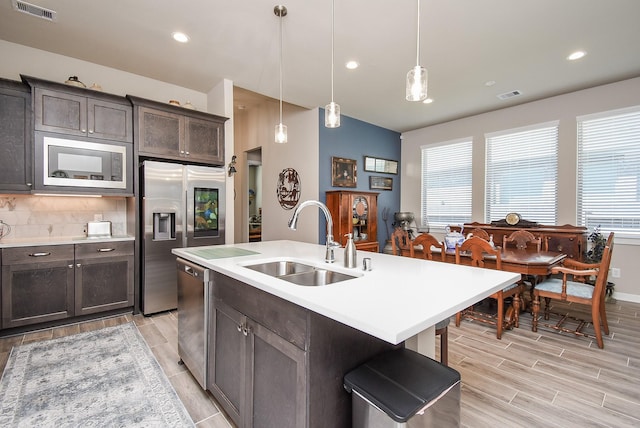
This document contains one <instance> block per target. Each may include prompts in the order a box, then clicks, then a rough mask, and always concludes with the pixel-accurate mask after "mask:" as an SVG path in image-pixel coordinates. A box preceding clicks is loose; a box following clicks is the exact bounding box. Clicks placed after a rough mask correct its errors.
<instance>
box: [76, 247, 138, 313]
mask: <svg viewBox="0 0 640 428" xmlns="http://www.w3.org/2000/svg"><path fill="white" fill-rule="evenodd" d="M133 245H134V244H133V241H122V242H104V243H91V244H76V249H75V252H76V253H75V314H76V315H85V314H93V313H97V312H104V311H108V310H111V309H120V308H126V307H130V306H133Z"/></svg>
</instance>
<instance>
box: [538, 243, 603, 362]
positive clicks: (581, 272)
mask: <svg viewBox="0 0 640 428" xmlns="http://www.w3.org/2000/svg"><path fill="white" fill-rule="evenodd" d="M612 253H613V232H611V233H610V234H609V238H608V239H607V243H606V245H605V247H604V251H603V253H602V259H601V260H600V263H581V262H578V261H575V260H573V259H565V261H564V262H563V265H562V266H558V267H554V268H552V269H551V272H552V273H553V274H562V279H560V278H551V279H547V280H545V281H542V282H541V283H540V284H537V285H536V286H535V288H534V289H533V320H532V324H531V330H533V331H538V313H539V312H540V298H541V297H543V298H544V300H545V308H544V319H545V320H548V319H549V314H550V307H549V305H550V303H551V299H556V300H561V301H563V302H572V303H579V304H583V305H589V306H591V321H592V324H593V329H594V331H595V334H596V341H597V342H598V347H600V348H601V349H602V348H604V341H603V339H602V330H604V333H605V334H609V324H608V323H607V312H606V309H605V304H604V297H605V291H606V286H607V277H608V275H609V266H610V264H611V254H612ZM593 276H595V277H596V280H595V284H594V285H591V284H589V283H587V282H586V279H588V278H589V277H593ZM569 278H571V279H573V280H569ZM567 318H569V315H568V314H561V317H560V320H559V321H558V323H556V324H555V325H549V324H545V325H546V326H547V327H551V328H553V329H555V330H558V331H564V332H568V333H574V334H576V335H579V336H588V334H586V333H583V332H582V329H583V328H584V326H585V325H586V324H587V322H586V321H585V320H579V319H577V318H575V317H571V318H574V319H576V320H578V321H579V322H578V326H577V328H576V329H574V330H572V329H567V328H565V327H564V326H563V324H564V322H565V321H566V319H567ZM600 324H602V326H600Z"/></svg>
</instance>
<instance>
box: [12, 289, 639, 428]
mask: <svg viewBox="0 0 640 428" xmlns="http://www.w3.org/2000/svg"><path fill="white" fill-rule="evenodd" d="M556 309H558V310H560V309H562V305H556ZM568 309H569V310H571V311H575V313H580V312H581V310H580V309H579V308H578V307H569V308H568ZM607 316H608V319H609V327H610V334H609V336H607V337H605V348H604V349H599V348H598V346H597V344H596V343H595V339H591V338H585V337H576V336H574V335H572V334H566V333H563V334H560V333H558V332H556V331H553V330H551V329H549V328H546V327H544V326H540V327H539V330H538V332H537V333H533V332H532V331H531V315H530V314H528V313H523V314H522V315H521V317H520V327H519V328H516V329H513V330H509V331H506V332H505V333H504V334H503V336H502V340H497V339H496V335H495V328H494V327H493V326H489V325H485V324H481V323H475V322H470V321H463V322H462V324H461V326H460V327H456V326H455V324H454V323H453V322H452V323H451V325H450V326H449V364H450V366H451V367H453V368H455V369H456V370H458V371H459V372H460V374H461V376H462V399H461V405H460V407H461V410H460V411H461V420H462V426H463V427H492V428H493V427H496V426H499V427H638V426H640V304H638V303H628V302H615V301H613V300H612V301H610V302H608V303H607ZM132 319H133V320H134V321H135V322H136V325H137V326H138V328H139V330H140V332H141V333H142V335H143V336H144V338H145V340H146V341H147V343H148V344H149V346H150V347H151V349H152V350H153V353H154V354H155V356H156V358H157V359H158V361H159V363H160V365H161V366H162V367H163V369H164V371H165V373H166V374H167V376H168V377H169V379H170V380H171V383H172V384H173V386H174V388H175V389H176V392H177V393H178V396H179V397H180V399H181V400H182V402H183V403H184V404H185V407H186V408H187V410H188V411H189V414H190V415H191V417H192V419H193V420H194V421H195V422H196V425H197V426H198V427H215V428H218V427H232V426H233V424H231V423H230V422H228V421H227V419H226V418H225V415H224V414H223V413H221V412H220V411H219V410H218V407H217V405H216V403H215V400H214V399H213V398H212V396H211V395H210V394H209V393H207V392H205V391H203V390H202V388H200V386H199V385H198V383H197V382H196V381H195V379H194V378H193V377H192V376H191V375H190V373H189V372H188V371H187V370H186V368H185V367H184V366H181V365H179V364H177V362H178V351H177V313H176V312H167V313H163V314H159V315H155V316H152V317H144V316H141V315H136V316H131V315H126V316H121V317H116V318H108V319H105V320H98V321H91V322H87V323H83V324H76V325H72V326H68V327H59V328H54V329H48V330H43V331H40V332H34V333H28V334H24V335H20V336H14V337H8V338H3V339H0V368H2V369H3V368H4V365H5V364H6V360H7V358H8V355H9V351H10V349H11V347H12V346H13V345H16V344H20V343H27V342H31V341H36V340H46V339H50V338H53V337H58V336H62V335H67V334H73V333H78V332H81V331H87V330H90V329H96V328H101V327H103V326H108V325H113V324H116V323H121V322H127V321H130V320H132ZM586 331H587V332H588V331H589V329H588V328H587V329H586ZM591 331H592V329H591ZM436 343H439V341H438V340H436Z"/></svg>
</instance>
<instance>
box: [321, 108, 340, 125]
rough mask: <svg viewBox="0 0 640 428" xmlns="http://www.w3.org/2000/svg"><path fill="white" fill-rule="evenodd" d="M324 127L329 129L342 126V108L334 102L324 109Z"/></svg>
mask: <svg viewBox="0 0 640 428" xmlns="http://www.w3.org/2000/svg"><path fill="white" fill-rule="evenodd" d="M324 126H326V127H327V128H338V127H339V126H340V106H339V105H338V104H336V103H334V102H333V101H331V102H330V103H329V104H327V105H326V106H325V107H324Z"/></svg>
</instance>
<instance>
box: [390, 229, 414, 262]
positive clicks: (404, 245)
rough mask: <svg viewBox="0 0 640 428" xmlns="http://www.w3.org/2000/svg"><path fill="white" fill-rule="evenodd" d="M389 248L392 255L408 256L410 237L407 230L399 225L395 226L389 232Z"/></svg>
mask: <svg viewBox="0 0 640 428" xmlns="http://www.w3.org/2000/svg"><path fill="white" fill-rule="evenodd" d="M391 249H392V250H393V255H394V256H410V255H411V237H410V236H409V232H408V231H406V230H404V229H403V228H401V227H396V228H395V229H394V230H393V233H392V234H391Z"/></svg>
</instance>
